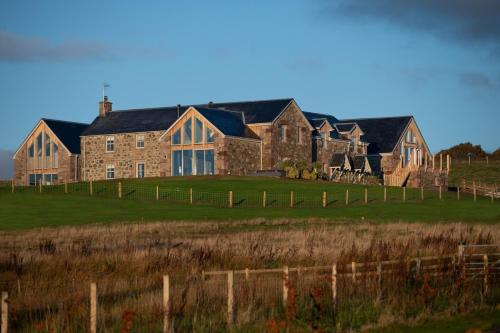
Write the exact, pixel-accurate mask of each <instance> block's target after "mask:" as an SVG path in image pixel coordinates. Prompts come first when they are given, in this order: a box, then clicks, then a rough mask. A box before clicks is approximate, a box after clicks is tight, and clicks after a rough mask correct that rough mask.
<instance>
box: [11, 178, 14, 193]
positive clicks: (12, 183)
mask: <svg viewBox="0 0 500 333" xmlns="http://www.w3.org/2000/svg"><path fill="white" fill-rule="evenodd" d="M11 185H12V193H14V180H12V182H11Z"/></svg>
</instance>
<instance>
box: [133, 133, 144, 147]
mask: <svg viewBox="0 0 500 333" xmlns="http://www.w3.org/2000/svg"><path fill="white" fill-rule="evenodd" d="M145 138H146V137H145V135H144V134H136V135H135V148H136V149H144V147H145V146H146V142H145ZM139 142H142V146H140V145H139Z"/></svg>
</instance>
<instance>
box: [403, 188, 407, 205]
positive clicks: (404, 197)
mask: <svg viewBox="0 0 500 333" xmlns="http://www.w3.org/2000/svg"><path fill="white" fill-rule="evenodd" d="M405 201H406V187H403V202H405Z"/></svg>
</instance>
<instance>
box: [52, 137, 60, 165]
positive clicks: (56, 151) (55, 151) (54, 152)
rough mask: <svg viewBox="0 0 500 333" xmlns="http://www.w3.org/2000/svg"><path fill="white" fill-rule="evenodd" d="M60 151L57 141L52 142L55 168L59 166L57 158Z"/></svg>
mask: <svg viewBox="0 0 500 333" xmlns="http://www.w3.org/2000/svg"><path fill="white" fill-rule="evenodd" d="M58 153H59V148H58V147H57V145H56V144H55V143H52V160H53V163H52V166H53V167H54V168H57V167H59V161H58V159H57V158H58Z"/></svg>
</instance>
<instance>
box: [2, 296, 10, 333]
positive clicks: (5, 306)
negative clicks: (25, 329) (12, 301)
mask: <svg viewBox="0 0 500 333" xmlns="http://www.w3.org/2000/svg"><path fill="white" fill-rule="evenodd" d="M8 298H9V293H8V292H6V291H2V321H1V325H2V332H1V333H7V331H8V329H9V303H8Z"/></svg>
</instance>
